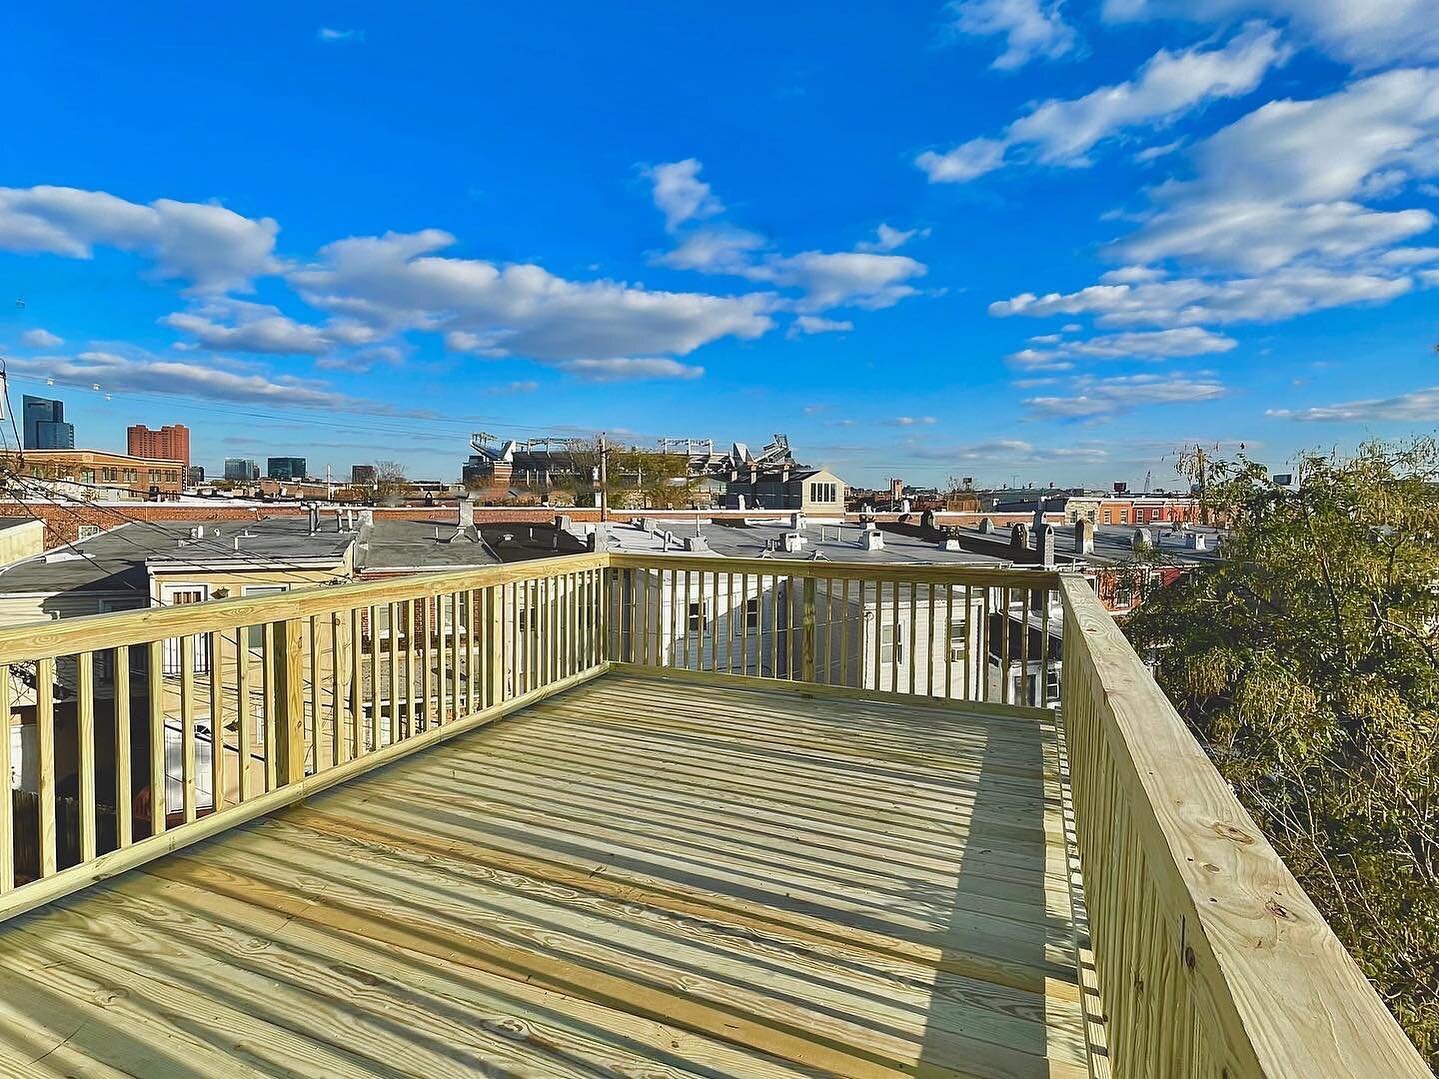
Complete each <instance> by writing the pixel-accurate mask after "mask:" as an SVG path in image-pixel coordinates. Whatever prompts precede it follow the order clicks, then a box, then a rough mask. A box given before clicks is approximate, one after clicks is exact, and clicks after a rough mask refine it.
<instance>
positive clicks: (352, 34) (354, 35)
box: [315, 26, 365, 45]
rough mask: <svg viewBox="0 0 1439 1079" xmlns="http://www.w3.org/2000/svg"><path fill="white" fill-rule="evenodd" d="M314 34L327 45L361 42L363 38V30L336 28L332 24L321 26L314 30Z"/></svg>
mask: <svg viewBox="0 0 1439 1079" xmlns="http://www.w3.org/2000/svg"><path fill="white" fill-rule="evenodd" d="M315 36H316V37H317V38H319V39H320V40H321V41H323V42H324V43H325V44H327V45H340V44H344V43H346V42H361V41H364V40H365V32H364V31H363V30H337V29H336V28H335V27H333V26H322V27H320V29H319V30H318V31H316V33H315Z"/></svg>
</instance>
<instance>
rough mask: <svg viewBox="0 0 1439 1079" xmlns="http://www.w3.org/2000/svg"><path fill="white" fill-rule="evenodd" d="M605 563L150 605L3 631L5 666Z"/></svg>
mask: <svg viewBox="0 0 1439 1079" xmlns="http://www.w3.org/2000/svg"><path fill="white" fill-rule="evenodd" d="M606 564H607V556H606V555H602V554H570V555H560V556H558V557H555V558H537V559H533V560H531V561H528V562H514V563H510V564H507V565H499V566H485V567H482V568H480V569H467V570H455V571H453V572H443V573H417V574H411V575H408V576H404V577H395V578H391V579H388V580H383V581H365V582H361V583H358V584H343V585H321V584H316V585H315V586H314V587H307V588H296V589H294V590H293V591H290V592H282V593H279V594H277V595H272V596H263V597H261V596H254V597H250V596H237V597H234V598H231V599H220V600H211V601H209V602H206V603H197V604H191V605H188V606H183V607H149V608H145V609H143V610H136V611H117V612H115V613H113V614H97V615H86V616H83V617H80V618H64V619H60V620H59V621H53V622H32V623H29V624H28V625H22V626H7V627H4V628H0V663H21V662H27V661H30V660H36V659H49V658H54V657H56V656H64V655H70V654H72V653H75V652H90V651H97V650H100V649H105V648H114V647H115V646H117V645H128V644H143V643H146V642H149V641H159V640H164V639H165V638H167V637H176V636H180V635H181V634H193V633H210V632H215V631H225V630H232V629H234V628H235V627H236V626H255V625H263V624H265V623H268V622H282V621H286V620H288V619H291V618H308V617H309V616H310V615H315V614H328V613H330V612H331V611H338V610H348V609H350V608H353V607H366V606H369V605H370V604H374V603H389V602H391V601H394V600H402V599H420V598H422V597H428V596H437V595H442V594H448V593H450V592H461V591H467V590H469V589H477V588H489V587H492V586H494V585H502V584H509V583H511V582H513V581H534V580H547V579H549V578H551V577H557V576H562V575H564V574H567V573H575V572H579V571H583V570H591V569H599V568H601V567H603V566H605V565H606Z"/></svg>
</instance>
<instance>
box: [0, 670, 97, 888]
mask: <svg viewBox="0 0 1439 1079" xmlns="http://www.w3.org/2000/svg"><path fill="white" fill-rule="evenodd" d="M10 711H11V704H10V664H8V663H0V717H4V720H5V729H4V731H3V732H0V734H3V737H0V778H3V779H4V782H5V789H4V790H3V791H0V895H4V894H5V893H6V892H8V891H10V890H11V889H13V888H14V887H15V797H14V795H13V794H11V792H10V768H11V765H10V724H11V722H12V721H11V716H10ZM36 720H37V722H38V720H39V717H38V716H37V717H36ZM119 810H120V807H119V806H117V807H116V812H119Z"/></svg>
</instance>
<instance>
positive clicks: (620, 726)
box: [0, 675, 1091, 1079]
mask: <svg viewBox="0 0 1439 1079" xmlns="http://www.w3.org/2000/svg"><path fill="white" fill-rule="evenodd" d="M1053 724H1054V721H1053V717H1052V716H1051V717H1048V722H1044V721H1039V720H1036V721H1033V722H1028V723H1023V722H1017V721H1016V720H1015V719H1014V718H1010V719H1007V720H999V719H996V718H994V717H991V716H980V715H974V714H967V713H964V712H962V711H958V710H955V709H951V708H927V707H924V706H922V705H917V704H915V703H914V702H895V701H889V702H874V701H863V700H847V699H843V698H837V697H826V698H822V699H820V698H804V697H800V696H798V695H795V694H792V693H780V692H764V691H759V690H753V689H745V688H737V687H731V686H728V685H722V684H717V683H712V684H710V685H703V684H691V683H681V682H677V681H675V682H659V681H655V680H651V679H646V678H640V677H632V676H620V675H610V676H607V677H603V678H600V679H597V680H595V681H593V682H590V683H588V684H585V685H582V686H579V687H577V688H573V689H570V690H569V691H567V692H564V693H561V694H558V695H556V696H554V697H552V698H550V699H548V700H546V701H544V702H541V703H538V704H535V705H532V706H530V707H528V708H526V709H524V710H523V711H522V712H520V713H518V714H516V715H514V716H512V717H510V718H509V719H507V720H506V721H505V722H503V723H499V724H494V725H491V726H489V727H486V728H484V729H483V730H475V731H471V732H469V733H465V734H461V735H459V736H458V737H455V738H452V739H451V740H449V741H448V742H446V743H445V744H444V745H443V746H438V745H437V746H435V747H434V748H433V749H432V750H431V751H429V752H426V753H421V754H417V755H414V756H411V757H409V758H408V759H406V760H404V761H402V762H399V763H396V764H393V765H392V766H389V767H384V768H380V769H377V770H374V771H372V772H370V773H369V774H368V775H366V776H364V777H361V778H356V779H354V780H353V781H352V782H349V783H346V784H344V785H343V786H341V787H337V788H334V789H331V790H329V791H327V792H326V793H323V794H318V795H315V796H314V797H311V798H308V799H307V800H306V801H305V802H304V803H303V804H300V805H295V806H292V807H290V808H288V809H284V810H280V811H279V812H276V813H275V814H274V815H272V816H270V817H267V818H263V819H259V820H255V821H252V822H251V823H249V824H246V825H243V826H239V827H232V828H230V829H228V830H226V831H224V832H222V833H221V834H219V835H216V836H215V837H213V838H212V839H210V840H207V841H205V842H204V843H201V844H199V845H196V846H192V847H190V848H187V849H186V850H185V851H183V852H177V853H174V854H171V855H169V856H167V857H165V858H162V859H159V860H157V861H153V862H150V863H148V864H146V865H145V866H144V867H142V868H141V869H140V870H138V871H135V872H132V873H129V874H126V875H124V876H121V877H118V878H116V879H114V880H111V881H109V882H107V883H105V884H104V885H102V886H99V887H96V888H93V889H91V890H89V891H88V892H86V893H84V894H81V895H77V896H72V897H70V898H68V899H64V900H62V901H59V902H56V903H53V904H51V905H50V906H48V907H46V908H44V909H42V910H39V911H35V912H32V913H31V914H28V915H24V916H21V917H18V918H14V919H12V920H11V921H10V922H8V923H6V924H5V925H4V926H3V927H0V977H4V978H5V979H6V981H7V984H11V983H14V984H17V985H19V986H21V987H22V988H23V991H17V992H15V993H8V992H7V994H6V995H5V1000H4V1002H3V1005H0V1072H12V1071H13V1072H17V1073H23V1074H27V1075H49V1074H74V1073H83V1074H117V1073H129V1074H191V1075H200V1074H206V1075H209V1074H239V1075H256V1074H277V1073H279V1072H285V1073H287V1074H298V1075H360V1074H391V1075H394V1074H412V1075H472V1074H507V1075H539V1076H547V1075H577V1074H609V1075H613V1074H624V1075H635V1076H639V1075H644V1076H681V1075H705V1076H721V1075H735V1076H761V1077H763V1076H798V1075H817V1074H823V1075H848V1076H882V1075H914V1074H922V1075H932V1076H949V1075H954V1076H992V1077H998V1076H1055V1077H1064V1079H1080V1077H1084V1076H1089V1075H1090V1074H1091V1072H1090V1068H1089V1047H1088V1043H1087V1041H1086V1034H1085V1024H1084V1017H1083V1015H1082V1012H1081V1003H1080V997H1081V990H1080V983H1079V971H1078V966H1077V954H1078V951H1077V944H1076V939H1075V934H1074V928H1073V922H1072V917H1071V910H1072V903H1071V893H1070V888H1069V885H1070V873H1069V865H1070V862H1069V857H1068V852H1067V850H1066V847H1065V841H1064V823H1063V822H1064V806H1065V791H1064V787H1063V774H1062V770H1061V768H1060V759H1061V758H1060V754H1059V747H1058V732H1057V731H1056V730H1055V728H1054V725H1053ZM456 726H458V724H454V725H451V726H449V727H448V728H446V731H447V732H448V731H450V730H453V729H454V728H455V727H456ZM435 733H436V734H438V733H439V731H438V730H437V731H436V732H435ZM366 763H367V762H366Z"/></svg>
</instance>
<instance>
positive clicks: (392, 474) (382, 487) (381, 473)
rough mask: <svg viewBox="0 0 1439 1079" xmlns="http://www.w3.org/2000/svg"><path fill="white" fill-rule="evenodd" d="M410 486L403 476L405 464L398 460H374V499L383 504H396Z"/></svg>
mask: <svg viewBox="0 0 1439 1079" xmlns="http://www.w3.org/2000/svg"><path fill="white" fill-rule="evenodd" d="M409 488H410V481H409V479H408V478H407V477H406V476H405V466H404V465H402V464H400V462H399V461H376V462H375V501H377V502H380V503H382V504H384V505H398V504H399V503H400V501H402V500H403V499H404V497H405V492H406V491H408V490H409Z"/></svg>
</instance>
